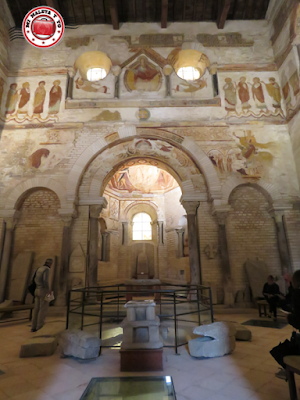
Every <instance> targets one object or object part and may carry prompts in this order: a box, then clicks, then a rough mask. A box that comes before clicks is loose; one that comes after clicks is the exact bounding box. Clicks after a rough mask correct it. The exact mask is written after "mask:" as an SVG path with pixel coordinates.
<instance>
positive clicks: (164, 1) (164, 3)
mask: <svg viewBox="0 0 300 400" xmlns="http://www.w3.org/2000/svg"><path fill="white" fill-rule="evenodd" d="M167 24H168V0H161V27H162V29H165V28H166V27H167Z"/></svg>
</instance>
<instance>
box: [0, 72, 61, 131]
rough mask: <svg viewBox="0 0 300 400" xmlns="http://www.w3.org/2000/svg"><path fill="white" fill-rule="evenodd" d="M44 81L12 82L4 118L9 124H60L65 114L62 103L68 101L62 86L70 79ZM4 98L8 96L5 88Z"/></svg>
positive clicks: (38, 78) (4, 109)
mask: <svg viewBox="0 0 300 400" xmlns="http://www.w3.org/2000/svg"><path fill="white" fill-rule="evenodd" d="M40 78H41V77H34V78H27V80H25V79H22V78H16V79H13V78H9V82H8V89H7V92H6V97H5V102H4V107H3V109H2V116H3V117H4V120H5V121H6V122H11V121H14V122H17V123H23V122H26V121H35V122H40V123H44V122H47V121H51V120H52V121H58V120H59V117H58V114H59V113H60V112H61V103H62V101H63V100H64V95H63V90H62V87H61V85H62V82H63V84H64V85H65V83H66V77H64V78H60V79H53V78H55V76H47V77H44V79H40ZM24 80H25V81H24ZM12 81H13V82H12ZM0 94H1V85H0ZM2 96H3V97H4V96H5V93H4V90H3V87H2ZM0 104H1V102H0Z"/></svg>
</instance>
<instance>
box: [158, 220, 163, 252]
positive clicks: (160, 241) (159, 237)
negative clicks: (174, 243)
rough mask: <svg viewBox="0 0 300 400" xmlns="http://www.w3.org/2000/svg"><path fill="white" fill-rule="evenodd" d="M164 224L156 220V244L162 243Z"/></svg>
mask: <svg viewBox="0 0 300 400" xmlns="http://www.w3.org/2000/svg"><path fill="white" fill-rule="evenodd" d="M163 229H164V224H163V221H157V234H158V235H157V239H158V240H157V242H158V245H159V246H161V245H163V244H164V231H163Z"/></svg>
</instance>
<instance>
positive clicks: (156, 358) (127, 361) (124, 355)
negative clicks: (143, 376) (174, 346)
mask: <svg viewBox="0 0 300 400" xmlns="http://www.w3.org/2000/svg"><path fill="white" fill-rule="evenodd" d="M124 307H126V308H127V317H126V318H125V319H124V320H123V322H122V327H123V342H122V344H121V371H137V370H138V371H157V370H162V369H163V363H162V351H163V350H162V348H163V344H162V342H161V341H160V337H159V325H160V320H159V318H158V317H157V316H156V315H155V303H154V301H152V300H144V301H129V302H128V303H126V304H125V306H124Z"/></svg>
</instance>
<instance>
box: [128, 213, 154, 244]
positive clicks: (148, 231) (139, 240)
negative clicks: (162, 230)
mask: <svg viewBox="0 0 300 400" xmlns="http://www.w3.org/2000/svg"><path fill="white" fill-rule="evenodd" d="M138 215H147V217H149V220H148V221H143V220H141V221H134V220H135V218H136V217H137V216H138ZM147 219H148V218H147ZM143 223H144V224H145V223H147V224H149V229H143ZM135 224H141V226H142V229H140V230H135V229H134V225H135ZM138 232H140V233H141V236H142V238H139V239H135V238H134V234H135V233H138ZM145 233H149V236H150V238H149V239H144V238H143V236H144V234H145ZM131 240H132V241H133V242H151V241H153V231H152V218H151V215H150V214H148V213H147V212H145V211H140V212H138V213H136V214H135V215H134V216H133V217H132V235H131Z"/></svg>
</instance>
